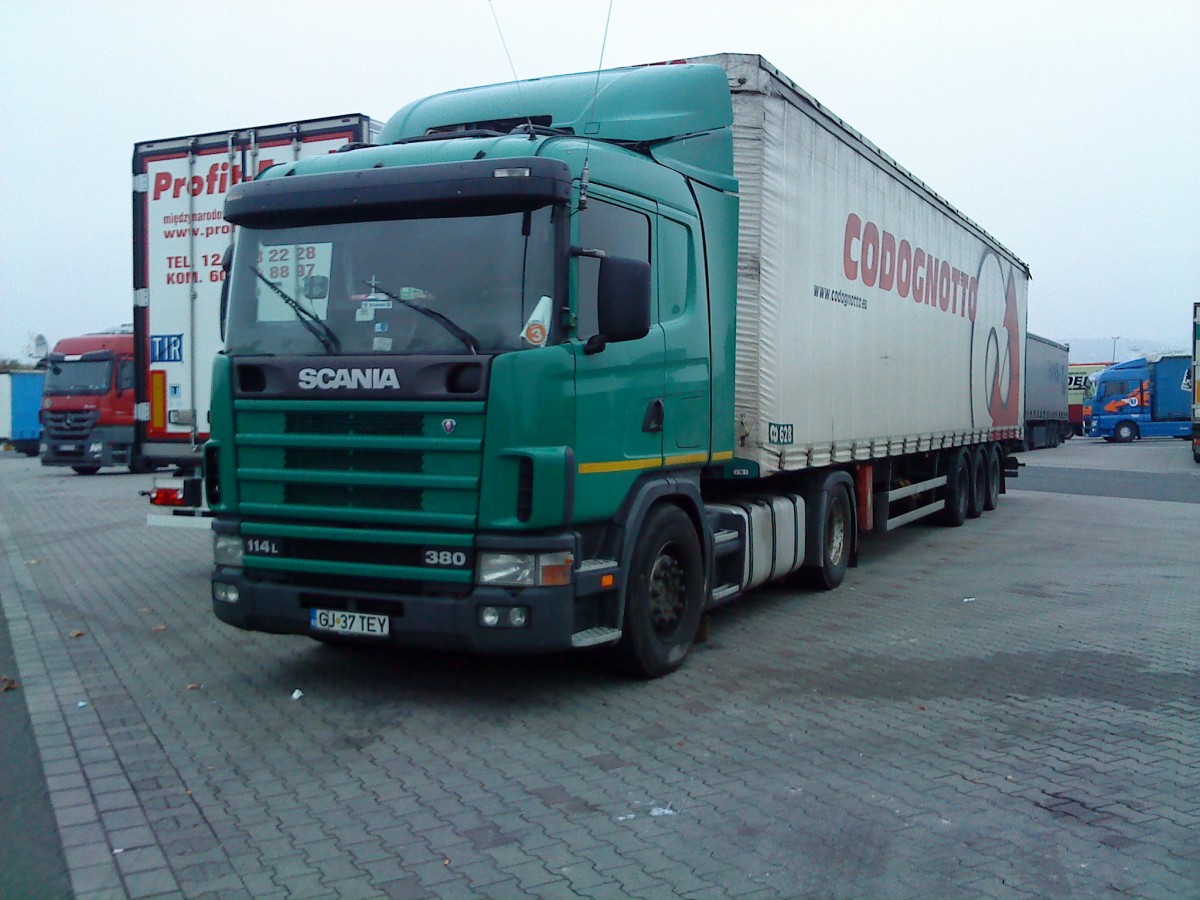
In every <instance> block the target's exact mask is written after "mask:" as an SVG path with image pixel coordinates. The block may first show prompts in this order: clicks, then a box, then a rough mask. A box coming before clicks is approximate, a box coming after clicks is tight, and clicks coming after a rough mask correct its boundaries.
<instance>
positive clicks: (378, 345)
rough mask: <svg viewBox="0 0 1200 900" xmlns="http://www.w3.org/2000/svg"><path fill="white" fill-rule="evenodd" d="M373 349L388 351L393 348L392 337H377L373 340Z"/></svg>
mask: <svg viewBox="0 0 1200 900" xmlns="http://www.w3.org/2000/svg"><path fill="white" fill-rule="evenodd" d="M371 349H372V350H374V351H376V352H380V351H382V352H384V353H387V352H388V351H390V350H391V349H392V339H391V338H386V337H377V338H375V340H373V341H372V342H371Z"/></svg>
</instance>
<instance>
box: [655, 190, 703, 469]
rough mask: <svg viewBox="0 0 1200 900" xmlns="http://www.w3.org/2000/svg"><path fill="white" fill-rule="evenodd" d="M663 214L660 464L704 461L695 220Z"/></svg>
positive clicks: (700, 268)
mask: <svg viewBox="0 0 1200 900" xmlns="http://www.w3.org/2000/svg"><path fill="white" fill-rule="evenodd" d="M675 215H676V213H675V212H674V211H672V212H671V213H666V212H663V214H662V215H661V216H660V217H659V220H658V254H657V265H656V266H655V267H654V274H655V280H656V281H657V282H658V314H657V316H656V317H655V321H657V322H659V323H661V325H662V329H663V341H664V380H665V382H666V396H665V398H664V399H665V403H666V409H665V421H664V425H663V462H664V464H665V465H667V466H672V465H696V464H701V465H703V464H705V463H707V462H708V460H709V449H710V446H711V441H710V427H709V426H710V424H711V422H710V415H709V410H710V393H711V384H712V381H711V374H710V363H709V341H708V307H707V305H706V304H705V302H704V298H705V296H706V291H705V286H704V283H703V279H704V267H703V266H702V265H700V258H701V251H700V244H699V241H700V238H699V232H700V223H699V221H698V220H696V219H690V220H687V221H685V218H686V217H684V216H683V215H682V214H678V215H679V218H678V219H677V218H675V217H674V216H675Z"/></svg>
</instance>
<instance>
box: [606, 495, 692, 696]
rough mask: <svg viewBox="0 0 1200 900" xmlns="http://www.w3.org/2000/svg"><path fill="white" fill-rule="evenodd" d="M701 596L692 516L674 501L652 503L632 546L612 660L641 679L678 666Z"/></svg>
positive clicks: (689, 640)
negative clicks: (621, 624) (622, 615)
mask: <svg viewBox="0 0 1200 900" xmlns="http://www.w3.org/2000/svg"><path fill="white" fill-rule="evenodd" d="M704 597H705V583H704V559H703V556H702V555H701V552H700V539H699V537H698V536H697V535H696V529H695V527H694V526H693V525H692V520H691V519H690V518H688V515H687V513H685V512H684V511H683V510H681V509H680V508H679V507H678V506H673V505H671V504H663V505H661V506H658V507H655V508H654V509H653V510H651V512H650V514H649V515H648V516H647V517H646V521H645V522H644V523H643V524H642V531H641V535H640V536H639V537H638V542H637V545H636V546H635V547H634V550H633V561H632V564H631V568H630V571H629V582H628V586H627V588H626V593H625V627H624V633H623V634H622V636H621V640H620V642H619V643H618V644H617V645H616V647H614V648H613V651H612V661H613V663H614V664H615V665H616V666H617V668H619V669H621V670H622V671H624V672H627V673H629V674H631V675H638V676H641V677H644V678H657V677H658V676H660V675H666V674H668V673H669V672H673V671H675V670H676V669H678V668H679V667H680V666H681V665H682V664H683V660H684V657H686V656H687V652H688V650H689V649H690V648H691V646H692V641H693V640H695V637H696V630H697V628H698V627H699V625H700V615H701V613H702V612H703V610H704Z"/></svg>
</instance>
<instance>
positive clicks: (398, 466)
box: [283, 447, 424, 473]
mask: <svg viewBox="0 0 1200 900" xmlns="http://www.w3.org/2000/svg"><path fill="white" fill-rule="evenodd" d="M423 460H424V455H423V454H422V453H420V452H417V451H412V450H410V451H403V450H362V449H341V448H325V447H288V448H286V449H285V450H284V454H283V467H284V468H285V469H321V470H324V471H328V472H406V473H414V472H420V471H421V470H422V468H423V465H422V464H423Z"/></svg>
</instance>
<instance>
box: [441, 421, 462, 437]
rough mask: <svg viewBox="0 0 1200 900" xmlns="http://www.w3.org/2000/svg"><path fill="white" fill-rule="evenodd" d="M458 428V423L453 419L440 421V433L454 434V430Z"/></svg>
mask: <svg viewBox="0 0 1200 900" xmlns="http://www.w3.org/2000/svg"><path fill="white" fill-rule="evenodd" d="M457 427H458V423H457V422H455V421H454V420H453V419H442V431H444V432H446V434H454V429H455V428H457Z"/></svg>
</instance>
